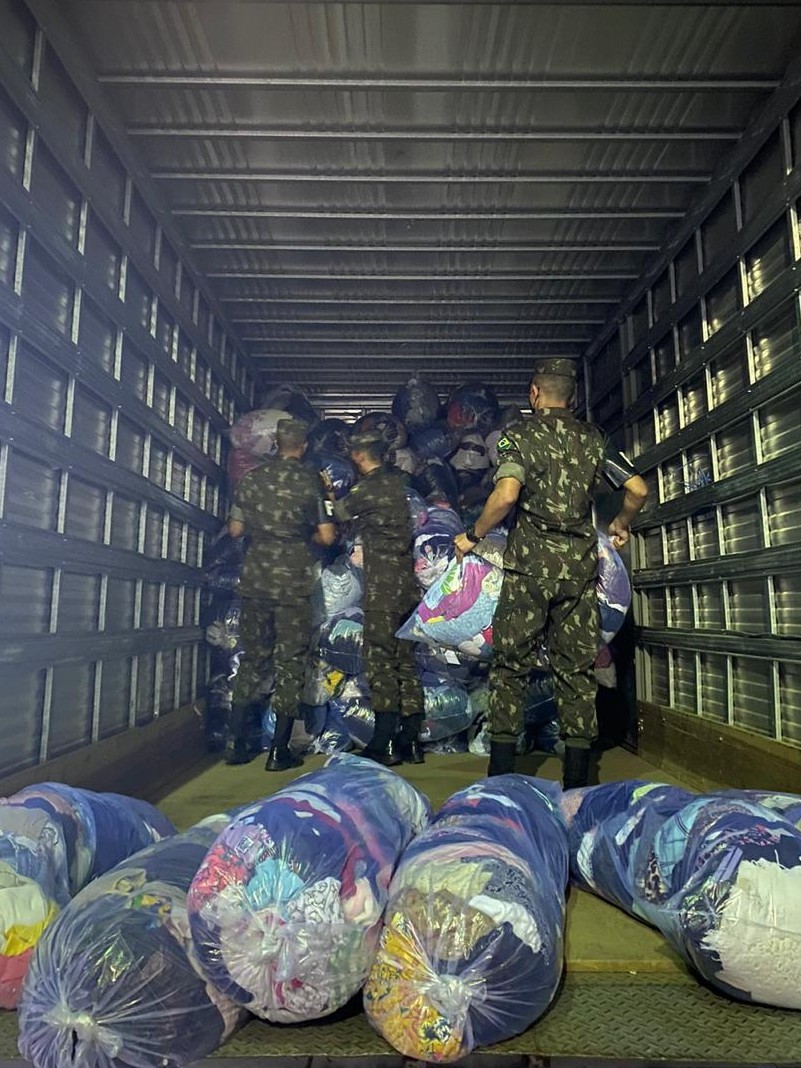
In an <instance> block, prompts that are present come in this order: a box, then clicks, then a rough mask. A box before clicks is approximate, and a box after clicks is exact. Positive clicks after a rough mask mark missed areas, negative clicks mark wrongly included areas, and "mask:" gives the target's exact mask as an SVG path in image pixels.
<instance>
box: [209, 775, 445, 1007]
mask: <svg viewBox="0 0 801 1068" xmlns="http://www.w3.org/2000/svg"><path fill="white" fill-rule="evenodd" d="M429 815H430V809H429V806H428V802H427V801H426V800H425V798H423V796H422V795H421V794H420V793H418V791H417V790H415V789H414V787H413V786H411V785H410V784H408V783H407V782H406V781H405V780H403V779H401V778H400V777H399V776H397V775H395V774H394V773H393V772H391V771H389V770H388V769H386V768H383V767H381V766H380V765H376V764H375V763H373V762H372V761H369V760H364V759H362V758H360V757H353V756H348V755H344V754H343V755H337V756H334V757H332V758H331V760H329V762H328V764H327V765H326V767H325V768H323V769H321V770H320V771H315V772H311V773H310V774H308V775H304V776H302V777H301V778H299V779H297V780H295V781H294V782H293V783H292V784H291V785H289V786H287V787H285V788H284V789H282V790H279V791H278V793H276V794H273V796H272V797H268V798H266V799H265V800H264V801H259V802H257V803H256V804H254V805H251V806H249V807H248V808H246V809H245V810H244V811H243V812H242V813H240V815H239V816H238V817H237V819H235V820H234V821H233V822H232V823H231V824H230V826H228V827H227V828H226V829H225V830H224V831H223V832H222V833H221V834H220V836H219V837H218V838H217V840H216V842H215V843H214V845H213V846H212V848H211V849H210V851H209V853H208V856H207V857H206V860H205V861H204V863H203V864H202V866H201V868H200V870H199V871H198V873H197V876H196V878H195V880H194V882H193V884H192V889H191V891H190V894H189V912H190V923H191V927H192V936H193V939H194V942H195V946H196V948H197V953H198V956H199V958H200V960H201V962H202V965H203V968H204V969H205V972H206V974H207V975H208V977H209V979H210V980H211V981H212V982H213V983H214V984H215V985H216V986H217V987H218V988H219V989H220V990H221V991H223V992H224V993H225V994H226V995H227V996H228V997H230V998H232V999H233V1000H234V1001H236V1002H237V1003H238V1004H240V1005H243V1006H245V1007H246V1008H248V1009H249V1010H250V1011H251V1012H254V1013H255V1014H256V1015H258V1016H261V1017H263V1018H264V1019H268V1020H273V1021H277V1022H282V1023H293V1022H294V1023H297V1022H300V1021H303V1020H311V1019H315V1018H317V1017H320V1016H326V1015H328V1014H329V1013H332V1012H334V1011H336V1009H338V1008H340V1007H341V1006H342V1005H344V1004H345V1002H346V1001H348V1000H350V998H352V997H353V996H354V995H355V994H356V993H358V991H359V990H360V989H361V987H362V985H363V984H364V981H365V979H366V977H367V974H368V972H369V970H370V966H371V964H372V961H373V956H374V954H375V949H376V946H377V943H378V937H379V933H380V926H381V917H382V915H383V912H384V906H385V904H386V900H387V890H388V887H389V882H390V879H391V877H392V873H393V871H394V869H395V866H396V864H397V862H398V859H399V857H400V855H401V853H402V852H403V850H404V848H405V847H406V846H407V845H408V843H409V842H410V841H411V839H412V838H413V837H414V835H415V834H416V833H418V832H419V831H420V830H421V829H422V828H423V827H425V826H426V825H427V823H428V819H429Z"/></svg>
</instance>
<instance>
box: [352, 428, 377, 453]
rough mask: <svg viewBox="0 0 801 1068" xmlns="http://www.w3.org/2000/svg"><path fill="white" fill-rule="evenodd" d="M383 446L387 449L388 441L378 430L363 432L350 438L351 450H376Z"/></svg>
mask: <svg viewBox="0 0 801 1068" xmlns="http://www.w3.org/2000/svg"><path fill="white" fill-rule="evenodd" d="M382 446H383V447H384V448H386V447H387V439H386V438H385V437H384V435H383V434H382V433H381V432H380V431H378V430H362V431H361V432H360V433H356V434H350V435H349V437H348V448H349V449H374V448H380V447H382Z"/></svg>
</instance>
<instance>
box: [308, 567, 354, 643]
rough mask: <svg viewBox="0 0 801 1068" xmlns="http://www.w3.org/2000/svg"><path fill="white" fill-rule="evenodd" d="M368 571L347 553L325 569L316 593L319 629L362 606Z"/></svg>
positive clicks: (315, 615)
mask: <svg viewBox="0 0 801 1068" xmlns="http://www.w3.org/2000/svg"><path fill="white" fill-rule="evenodd" d="M363 595H364V572H363V571H362V569H361V568H359V567H356V565H355V564H354V563H353V561H352V560H351V559H350V557H349V556H348V555H346V554H343V555H342V556H338V557H337V558H336V560H334V562H333V563H332V564H328V565H327V566H326V567H324V568H322V570H321V572H320V577H319V578H318V579H317V581H316V582H315V584H314V589H313V590H312V619H313V622H314V624H315V625H317V626H319V625H320V624H321V623H323V622H324V621H325V620H326V619H331V618H332V617H333V616H337V615H340V613H342V612H346V611H348V609H350V608H358V607H360V606H361V603H362V597H363Z"/></svg>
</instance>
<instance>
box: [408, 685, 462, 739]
mask: <svg viewBox="0 0 801 1068" xmlns="http://www.w3.org/2000/svg"><path fill="white" fill-rule="evenodd" d="M420 681H421V682H422V684H423V697H424V699H425V719H424V720H423V727H422V730H421V732H420V741H421V742H439V741H441V740H442V739H443V738H449V737H452V736H453V735H454V734H459V733H461V731H464V730H466V729H467V728H468V727H469V726H470V724H471V723H472V722H473V713H472V710H471V708H470V699H469V697H468V694H467V690H465V689H464V688H463V687H462V686H459V685H458V684H457V685H454V684H453V683H451V682H448V681H446V680H444V679H439V678H437V676H435V675H434V676H432V675H428V674H425V675H423V676H422V677H421V679H420Z"/></svg>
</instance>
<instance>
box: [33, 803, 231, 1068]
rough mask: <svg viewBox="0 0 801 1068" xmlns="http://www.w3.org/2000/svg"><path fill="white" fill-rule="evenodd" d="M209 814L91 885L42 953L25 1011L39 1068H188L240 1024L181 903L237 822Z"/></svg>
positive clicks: (42, 945) (45, 942)
mask: <svg viewBox="0 0 801 1068" xmlns="http://www.w3.org/2000/svg"><path fill="white" fill-rule="evenodd" d="M230 819H231V816H230V815H220V816H212V817H210V818H209V819H207V820H204V821H203V823H202V824H199V825H198V826H196V827H193V828H192V829H191V830H190V831H187V832H186V833H185V834H179V835H176V836H175V837H173V838H169V839H167V840H165V841H162V842H159V843H158V844H156V845H153V846H150V847H149V848H148V849H145V850H143V851H141V852H139V853H136V854H135V855H134V856H132V857H130V858H129V859H127V860H125V861H123V863H122V864H119V865H117V866H116V867H115V868H114V869H113V870H112V871H110V872H107V873H106V874H105V875H101V876H100V877H99V878H98V879H96V880H95V881H94V882H92V883H90V884H89V886H87V887H86V888H85V889H84V890H82V891H81V892H80V893H79V894H78V895H77V897H75V898H74V899H73V900H72V901H71V902H70V903H69V905H68V906H67V907H66V908H65V909H64V911H63V912H62V913H61V915H60V916H59V917H58V919H57V920H56V921H55V923H53V925H52V926H51V927H50V928H49V929H48V930H47V931H46V932H45V934H44V936H43V938H42V939H41V941H40V942H39V945H38V946H37V949H36V953H35V955H34V958H33V961H32V963H31V967H30V971H29V973H28V978H27V980H26V983H25V988H24V991H23V995H22V999H21V1002H20V1007H19V1048H20V1053H21V1054H22V1055H23V1057H25V1059H26V1060H28V1061H30V1063H31V1064H33V1065H34V1068H64V1066H65V1065H70V1066H71V1068H129V1066H131V1065H135V1066H136V1068H182V1066H184V1065H189V1064H194V1063H195V1062H196V1061H198V1060H200V1059H201V1058H203V1057H205V1056H207V1055H208V1054H210V1053H212V1052H214V1050H215V1049H217V1047H218V1046H219V1045H220V1044H221V1043H222V1042H224V1041H225V1039H226V1038H227V1037H228V1036H229V1035H230V1034H231V1032H232V1031H233V1030H234V1028H235V1027H236V1026H237V1025H238V1024H239V1023H240V1022H241V1021H242V1020H243V1019H244V1018H245V1015H246V1014H245V1013H244V1012H243V1010H242V1009H241V1008H240V1007H239V1006H237V1005H235V1004H234V1003H233V1002H232V1001H231V1000H230V999H228V998H226V997H225V996H224V995H222V994H220V993H219V992H218V991H216V990H215V989H214V987H213V986H212V985H211V984H210V983H209V982H208V980H207V979H206V978H205V976H204V975H203V973H202V970H201V969H200V967H199V966H198V964H197V962H196V960H195V959H194V948H193V945H192V940H191V937H190V935H189V923H188V920H187V915H186V895H187V891H188V890H189V886H190V883H191V881H192V879H193V877H194V875H195V874H196V873H197V870H198V868H199V867H200V864H201V862H202V861H203V858H204V857H205V855H206V852H207V850H208V849H209V848H210V847H211V846H212V844H213V843H214V840H215V838H216V836H217V835H218V834H219V833H220V831H221V830H223V828H224V827H226V826H227V825H228V823H229V822H230Z"/></svg>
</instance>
